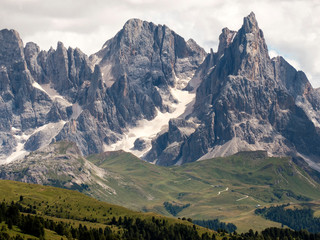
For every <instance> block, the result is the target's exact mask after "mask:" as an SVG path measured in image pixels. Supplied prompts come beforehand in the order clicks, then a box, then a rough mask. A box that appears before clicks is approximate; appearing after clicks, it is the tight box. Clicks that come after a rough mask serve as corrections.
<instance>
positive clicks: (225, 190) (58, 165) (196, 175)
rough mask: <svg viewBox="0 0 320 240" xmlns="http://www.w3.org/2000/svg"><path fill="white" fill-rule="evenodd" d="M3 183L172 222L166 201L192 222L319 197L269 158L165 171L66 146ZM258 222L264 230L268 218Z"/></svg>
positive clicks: (289, 168) (9, 168) (260, 155)
mask: <svg viewBox="0 0 320 240" xmlns="http://www.w3.org/2000/svg"><path fill="white" fill-rule="evenodd" d="M0 177H1V178H2V179H11V180H17V181H24V182H30V183H40V184H44V185H52V186H59V187H64V188H69V189H75V190H78V191H81V192H83V193H86V194H88V195H90V196H93V197H95V198H97V199H100V200H104V201H108V202H111V203H115V204H120V205H123V206H126V207H129V208H131V209H136V210H144V211H153V212H158V213H161V214H164V215H170V213H169V212H168V211H167V210H166V209H165V207H164V202H169V203H171V204H173V205H175V204H178V205H179V204H182V205H189V206H188V207H186V208H184V209H183V210H182V211H181V212H179V213H178V216H185V217H191V218H193V219H202V218H216V217H220V218H227V217H231V216H233V217H235V216H240V215H242V214H249V215H246V217H247V218H250V217H254V215H253V210H254V209H255V207H256V205H258V204H259V205H263V206H268V205H269V204H272V203H273V204H274V203H287V202H308V201H311V200H316V199H319V197H320V191H319V184H318V183H316V182H315V181H314V180H313V179H312V178H311V177H310V176H309V175H308V174H307V173H306V172H305V171H304V170H302V169H301V168H300V167H298V166H297V165H296V164H295V163H294V162H292V161H291V160H290V158H268V157H267V156H266V152H263V151H260V152H243V153H239V154H236V155H233V156H230V157H226V158H214V159H210V160H203V161H199V162H194V163H190V164H185V165H182V166H175V167H161V166H157V165H152V164H150V163H147V162H144V161H141V160H140V159H138V158H136V157H135V156H134V155H132V154H130V153H126V152H123V151H119V152H109V153H102V154H97V155H91V156H89V157H88V158H87V159H85V158H83V157H82V156H81V154H80V151H79V150H78V149H77V147H76V146H75V144H71V143H67V142H60V143H55V144H53V145H50V146H49V147H47V148H44V149H42V150H38V151H35V152H33V153H32V154H30V155H29V156H27V157H25V159H23V160H19V161H16V162H14V163H11V164H7V165H2V166H0ZM220 208H223V209H224V210H223V211H220V210H219V209H220ZM239 214H240V215H239ZM257 221H258V222H259V221H262V222H261V224H262V225H261V226H263V227H266V225H265V224H266V223H265V222H264V220H263V219H262V218H258V219H257ZM235 223H236V222H235ZM261 228H262V227H261Z"/></svg>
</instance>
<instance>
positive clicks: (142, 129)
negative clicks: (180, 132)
mask: <svg viewBox="0 0 320 240" xmlns="http://www.w3.org/2000/svg"><path fill="white" fill-rule="evenodd" d="M170 92H171V94H172V96H173V97H174V98H176V99H177V100H178V103H177V104H172V106H173V108H174V109H175V110H174V111H173V112H171V113H169V112H166V113H162V112H160V111H159V110H158V113H157V116H156V117H155V118H154V119H152V120H150V121H148V120H145V119H143V120H140V121H138V123H137V126H135V127H131V128H129V129H128V132H127V133H125V134H124V136H123V138H122V139H121V140H119V141H118V142H116V143H114V144H111V145H105V146H104V150H105V151H117V150H121V149H122V150H124V151H128V152H131V153H133V154H134V155H136V156H138V157H142V156H143V155H144V154H145V153H146V152H147V151H149V150H150V148H151V140H152V139H153V138H154V137H156V135H157V134H158V133H159V132H160V131H161V130H164V129H166V128H167V126H168V121H169V119H171V118H178V117H179V116H181V115H182V114H183V113H184V112H185V110H186V108H187V105H188V104H189V103H190V102H192V101H193V100H194V98H195V93H190V92H187V91H183V90H180V89H178V88H171V89H170ZM188 131H189V132H191V131H190V130H188ZM137 138H143V139H144V140H145V141H146V143H147V145H148V146H150V147H149V148H146V149H144V150H142V151H138V150H132V148H133V144H134V141H135V140H136V139H137Z"/></svg>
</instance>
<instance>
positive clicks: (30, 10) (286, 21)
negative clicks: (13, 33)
mask: <svg viewBox="0 0 320 240" xmlns="http://www.w3.org/2000/svg"><path fill="white" fill-rule="evenodd" d="M0 1H1V8H0V29H2V28H13V29H16V30H17V31H18V32H19V33H20V34H21V37H22V39H23V40H24V42H27V41H33V42H36V43H37V44H38V45H40V47H41V49H45V50H47V49H49V47H50V46H54V47H55V46H56V44H57V41H62V42H63V43H64V44H65V45H66V46H72V47H79V48H80V49H81V50H82V51H84V52H85V53H87V54H92V53H94V52H96V51H98V50H99V49H100V48H101V46H102V45H103V43H104V42H105V41H106V40H108V39H109V38H111V37H113V36H114V35H115V34H116V33H117V32H118V31H119V30H120V29H121V28H122V26H123V24H124V23H125V22H126V21H127V20H128V19H130V18H140V19H143V20H147V21H152V22H154V23H156V24H166V25H167V26H169V27H170V28H171V29H173V30H174V31H175V32H177V33H178V34H180V35H182V36H183V37H184V38H186V39H188V38H193V39H194V40H195V41H197V42H198V43H199V44H200V45H201V46H203V47H204V48H205V49H206V50H207V51H209V49H210V48H213V49H214V51H215V50H216V49H217V45H218V37H219V34H220V32H221V29H222V28H223V27H228V28H229V29H232V30H238V29H239V28H240V26H241V25H242V21H243V17H245V16H247V15H248V14H249V13H250V12H251V11H254V12H255V14H256V17H257V20H258V22H259V26H260V28H261V29H262V30H263V31H264V35H265V38H266V41H267V44H268V46H269V48H270V49H272V50H274V51H276V52H278V54H279V55H282V56H284V57H285V58H286V59H287V60H288V61H289V62H291V63H294V64H295V65H296V66H299V68H300V69H302V70H303V71H305V72H307V73H308V75H309V76H311V78H312V84H313V86H315V87H320V79H319V76H320V67H319V64H320V54H319V53H320V44H318V43H319V42H320V28H319V26H320V18H319V17H318V16H319V15H320V2H319V1H318V0H260V1H257V0H254V1H252V0H215V1H212V0H202V1H196V0H183V1H182V0H176V1H172V0H162V1H158V0H107V1H106V0H77V1H74V0H55V1H51V0H0Z"/></svg>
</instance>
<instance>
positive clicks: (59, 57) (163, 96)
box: [0, 19, 206, 162]
mask: <svg viewBox="0 0 320 240" xmlns="http://www.w3.org/2000/svg"><path fill="white" fill-rule="evenodd" d="M205 55H206V53H205V51H204V50H203V49H202V48H201V47H199V46H198V45H197V44H196V43H195V42H194V41H193V40H189V41H185V40H184V39H183V38H182V37H181V36H179V35H178V34H176V33H175V32H173V31H172V30H170V29H169V28H168V27H167V26H162V25H155V24H153V23H149V22H145V21H141V20H138V19H131V20H129V21H128V22H127V23H126V24H125V25H124V27H123V29H122V30H121V31H119V33H118V34H117V35H116V36H115V37H114V38H112V39H110V40H108V41H107V42H106V43H105V44H104V46H103V48H102V49H101V50H100V51H99V52H98V53H96V54H93V55H92V56H90V58H89V57H87V56H86V55H85V54H84V53H82V52H81V50H79V49H78V48H76V49H72V48H68V49H66V48H65V47H64V45H63V43H61V42H58V44H57V48H56V49H53V48H51V49H50V50H49V51H41V50H40V48H39V47H38V46H37V45H36V44H35V43H32V42H30V43H27V44H26V46H25V47H24V45H23V43H22V40H21V39H20V37H19V35H18V33H17V32H15V31H14V30H6V29H5V30H2V31H0V80H1V81H0V102H1V105H0V112H1V113H2V114H1V116H0V130H1V132H0V142H2V145H1V147H0V155H1V157H0V160H1V159H2V162H9V161H11V160H14V159H15V158H16V157H17V156H18V155H19V153H20V152H21V153H23V152H25V151H34V150H36V149H38V148H41V147H44V146H46V145H48V144H49V143H50V142H55V141H61V140H69V141H73V142H75V143H76V144H77V146H78V147H79V149H80V151H81V153H82V154H84V155H87V154H91V153H100V152H102V151H103V150H104V145H108V144H109V145H110V144H112V143H114V142H116V141H118V140H119V139H121V138H122V136H123V133H124V132H126V131H127V128H128V127H130V126H135V125H136V123H137V121H138V120H141V119H147V120H151V119H153V118H154V117H155V116H156V115H157V112H158V111H160V112H163V113H165V112H171V111H173V110H174V109H173V108H172V107H171V104H172V103H175V102H177V99H175V98H174V97H173V96H172V94H171V91H170V88H179V89H182V88H184V87H185V85H186V83H187V81H185V79H189V78H191V77H192V76H193V73H194V72H195V70H196V69H197V68H198V67H199V65H200V64H201V63H202V61H203V59H204V57H205ZM181 79H182V80H181ZM53 123H54V124H55V125H54V127H53V129H51V128H52V127H51V126H52V124H53ZM11 154H12V155H11ZM16 155H17V156H16ZM7 157H8V159H7Z"/></svg>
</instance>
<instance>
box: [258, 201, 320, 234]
mask: <svg viewBox="0 0 320 240" xmlns="http://www.w3.org/2000/svg"><path fill="white" fill-rule="evenodd" d="M288 206H289V205H288V204H287V205H282V206H274V207H270V208H265V207H264V208H261V209H256V211H255V213H256V214H258V215H262V216H264V217H265V218H266V219H269V220H272V221H275V222H279V223H282V224H283V225H286V226H288V227H290V228H292V229H294V230H302V229H306V230H307V231H309V232H311V233H318V232H320V218H315V217H314V216H313V215H314V211H313V210H312V209H310V208H303V209H297V208H295V209H286V207H288Z"/></svg>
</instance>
